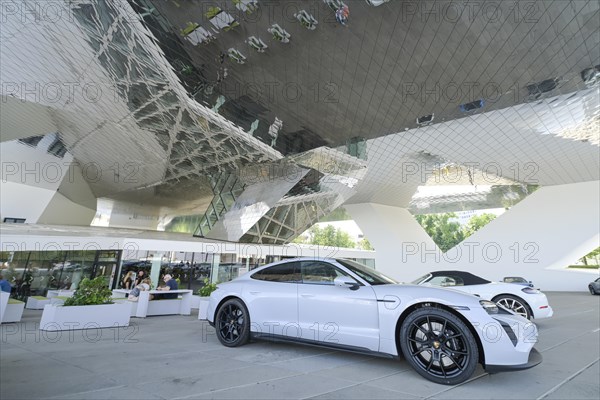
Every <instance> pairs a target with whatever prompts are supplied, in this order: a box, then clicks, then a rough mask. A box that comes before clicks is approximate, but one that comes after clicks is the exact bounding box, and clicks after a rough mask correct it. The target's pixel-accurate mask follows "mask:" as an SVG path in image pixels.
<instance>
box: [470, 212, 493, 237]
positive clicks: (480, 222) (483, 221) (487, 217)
mask: <svg viewBox="0 0 600 400" xmlns="http://www.w3.org/2000/svg"><path fill="white" fill-rule="evenodd" d="M495 218H496V215H494V214H489V213H485V214H481V215H474V216H473V217H471V219H470V220H469V222H468V223H467V226H466V228H465V238H467V237H469V236H471V235H472V234H474V233H475V232H477V231H478V230H479V229H481V228H483V227H484V226H486V225H487V224H489V223H490V222H492V221H493V220H494V219H495Z"/></svg>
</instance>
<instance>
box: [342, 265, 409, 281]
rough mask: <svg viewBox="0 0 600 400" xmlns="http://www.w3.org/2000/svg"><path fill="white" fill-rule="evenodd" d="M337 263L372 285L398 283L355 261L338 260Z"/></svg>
mask: <svg viewBox="0 0 600 400" xmlns="http://www.w3.org/2000/svg"><path fill="white" fill-rule="evenodd" d="M336 261H337V262H338V263H340V264H342V265H343V266H344V267H346V268H348V269H349V270H350V271H352V272H354V273H355V274H356V275H358V276H360V277H361V278H362V279H364V280H365V281H367V282H368V283H369V284H371V285H389V284H396V283H398V282H396V281H395V280H393V279H392V278H390V277H388V276H385V275H383V274H382V273H380V272H377V271H375V270H374V269H372V268H369V267H367V266H365V265H362V264H359V263H357V262H355V261H350V260H343V259H337V260H336Z"/></svg>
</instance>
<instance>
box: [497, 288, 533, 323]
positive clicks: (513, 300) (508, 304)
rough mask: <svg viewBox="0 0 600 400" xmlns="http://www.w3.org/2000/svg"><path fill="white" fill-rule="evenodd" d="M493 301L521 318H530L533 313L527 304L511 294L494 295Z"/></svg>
mask: <svg viewBox="0 0 600 400" xmlns="http://www.w3.org/2000/svg"><path fill="white" fill-rule="evenodd" d="M492 301H493V302H494V303H496V304H498V305H499V306H502V307H504V308H507V309H509V310H511V311H513V312H514V313H515V314H518V315H520V316H521V317H523V318H527V319H531V317H533V313H532V312H531V309H530V308H529V304H527V303H526V302H525V301H523V300H522V299H520V298H518V297H517V296H511V295H510V294H502V295H500V296H497V297H494V299H493V300H492Z"/></svg>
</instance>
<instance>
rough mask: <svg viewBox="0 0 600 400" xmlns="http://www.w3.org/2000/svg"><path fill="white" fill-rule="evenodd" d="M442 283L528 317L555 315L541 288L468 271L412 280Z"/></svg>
mask: <svg viewBox="0 0 600 400" xmlns="http://www.w3.org/2000/svg"><path fill="white" fill-rule="evenodd" d="M412 283H413V284H415V285H426V286H432V285H433V286H441V287H445V288H448V289H455V290H460V291H461V292H465V293H470V294H474V295H475V296H477V297H480V298H482V299H484V300H490V301H493V302H494V303H497V304H498V305H501V306H502V307H504V308H508V309H509V310H512V311H514V312H515V313H516V314H519V315H521V316H522V317H525V318H527V319H531V318H536V319H542V318H550V317H552V315H553V314H554V311H553V310H552V307H550V304H549V303H548V298H547V297H546V295H545V294H544V293H542V292H541V291H540V290H539V289H534V288H532V287H527V286H526V287H523V285H520V284H516V283H504V282H491V281H488V280H486V279H483V278H480V277H478V276H477V275H473V274H471V273H470V272H465V271H435V272H430V273H428V274H426V275H423V276H422V277H420V278H419V279H417V280H415V281H413V282H412Z"/></svg>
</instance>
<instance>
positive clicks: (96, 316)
mask: <svg viewBox="0 0 600 400" xmlns="http://www.w3.org/2000/svg"><path fill="white" fill-rule="evenodd" d="M130 312H131V305H130V304H127V303H115V304H101V305H96V306H70V307H64V306H59V305H53V304H48V305H46V306H45V307H44V312H43V313H42V320H41V321H40V330H42V331H66V330H74V329H95V328H111V327H117V326H129V316H130Z"/></svg>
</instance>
